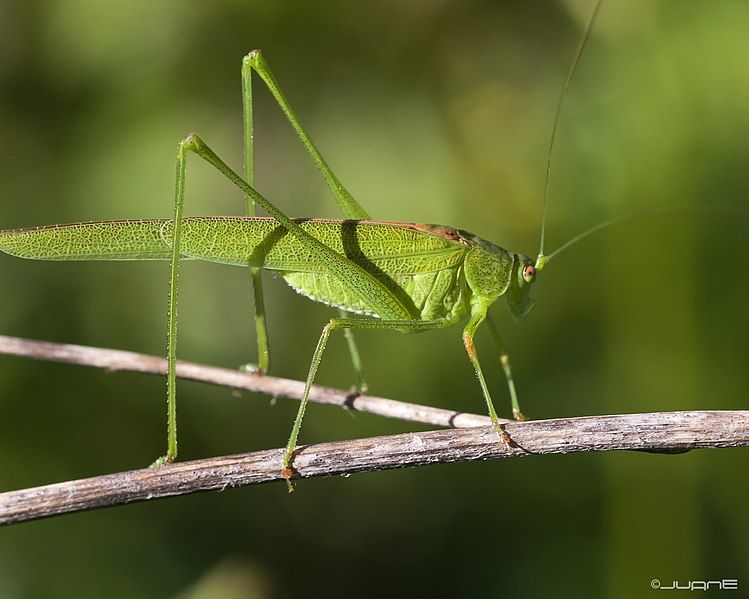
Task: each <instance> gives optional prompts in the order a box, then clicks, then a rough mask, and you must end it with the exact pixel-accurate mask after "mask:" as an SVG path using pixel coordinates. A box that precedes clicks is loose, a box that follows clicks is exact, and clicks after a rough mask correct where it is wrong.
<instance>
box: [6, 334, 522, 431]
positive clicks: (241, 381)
mask: <svg viewBox="0 0 749 599" xmlns="http://www.w3.org/2000/svg"><path fill="white" fill-rule="evenodd" d="M0 354H7V355H11V356H21V357H26V358H33V359H35V360H47V361H51V362H66V363H68V364H79V365H82V366H94V367H96V368H103V369H105V370H107V371H109V372H117V371H129V372H142V373H146V374H158V375H163V376H165V375H166V359H164V358H161V357H157V356H149V355H147V354H138V353H135V352H129V351H121V350H116V349H104V348H101V347H88V346H85V345H70V344H65V343H51V342H49V341H36V340H33V339H22V338H20V337H7V336H5V335H0ZM177 376H178V377H179V378H182V379H187V380H191V381H200V382H203V383H209V384H211V385H218V386H222V387H231V388H232V389H240V390H243V391H252V392H255V393H265V394H266V395H270V396H272V397H288V398H291V399H297V400H298V399H301V398H302V394H303V393H304V383H303V382H301V381H294V380H291V379H283V378H279V377H275V376H269V375H267V374H266V375H258V374H249V373H246V372H240V371H239V370H231V369H229V368H219V367H216V366H206V365H205V364H196V363H194V362H185V361H182V360H177ZM309 399H310V401H313V402H317V403H321V404H330V405H336V406H340V407H342V408H348V409H352V410H356V411H358V412H367V413H369V414H379V415H380V416H387V417H389V418H397V419H400V420H407V421H409V422H421V423H423V424H431V425H434V426H445V427H456V428H461V427H466V426H483V425H487V424H489V423H490V421H489V417H488V416H479V415H478V414H470V413H468V412H455V411H453V410H444V409H442V408H433V407H430V406H422V405H419V404H414V403H408V402H403V401H396V400H394V399H386V398H384V397H374V396H370V395H356V394H355V393H351V392H350V391H344V390H343V389H333V388H332V387H321V386H319V385H313V386H312V388H311V389H310V395H309ZM501 421H502V422H511V421H510V420H501Z"/></svg>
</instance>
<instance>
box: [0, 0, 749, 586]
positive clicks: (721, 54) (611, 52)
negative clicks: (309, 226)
mask: <svg viewBox="0 0 749 599" xmlns="http://www.w3.org/2000/svg"><path fill="white" fill-rule="evenodd" d="M590 9H591V2H589V1H587V0H586V1H585V2H582V1H580V2H578V1H575V2H571V1H570V2H564V1H558V2H524V3H519V2H495V1H478V0H476V1H470V2H465V1H463V2H460V1H457V0H454V1H447V0H443V1H436V2H435V1H432V2H428V1H425V0H420V1H411V2H396V1H394V0H384V1H383V0H380V1H377V2H375V1H361V2H348V3H343V2H324V3H319V2H318V3H310V2H245V1H240V0H215V1H214V2H211V3H207V2H197V1H188V2H186V1H176V0H174V1H169V0H149V1H148V2H144V1H141V0H129V1H123V0H108V1H107V2H93V1H90V0H56V1H54V2H52V1H42V0H32V1H29V2H11V1H7V0H6V1H2V2H0V136H1V137H2V140H3V146H4V148H5V150H4V151H3V156H2V161H0V198H1V202H0V226H1V227H2V228H15V227H22V226H31V225H40V224H48V223H63V222H71V221H78V220H101V219H109V218H137V217H144V218H145V217H168V216H169V215H170V214H171V202H172V196H173V177H174V157H175V149H176V144H177V141H178V140H179V139H181V138H182V137H183V136H184V135H185V134H186V133H188V132H190V131H197V132H199V133H201V135H202V136H203V137H204V138H205V139H206V141H208V143H210V144H211V145H212V146H213V147H214V148H215V149H217V150H218V151H219V152H220V153H221V154H222V155H223V156H224V158H225V159H226V160H227V161H228V162H229V163H230V164H232V165H233V166H235V167H239V166H240V165H241V157H242V144H241V98H240V93H239V89H240V80H239V65H240V59H241V57H242V56H243V55H244V54H245V53H246V52H247V51H248V50H250V49H252V48H255V47H259V48H262V49H263V51H264V53H265V55H266V56H267V57H268V59H269V61H270V62H271V64H272V65H273V67H274V70H275V71H276V74H277V75H278V78H279V80H280V82H281V85H282V86H283V88H284V90H285V91H286V93H287V95H288V97H289V98H290V100H291V102H292V104H293V105H294V107H295V108H296V110H297V112H298V113H299V116H300V118H301V119H302V122H303V123H304V124H305V125H306V127H307V128H308V130H309V132H310V134H311V135H312V137H313V139H315V140H316V142H317V143H318V145H319V147H320V148H321V150H322V152H323V154H324V155H325V156H326V157H327V158H328V160H329V162H330V163H331V165H332V166H333V168H334V169H335V171H336V172H337V173H338V174H339V176H340V177H341V179H342V180H343V181H344V183H345V184H346V185H347V186H348V187H349V188H350V190H351V191H352V192H353V193H354V194H355V195H356V196H357V197H358V199H359V200H360V201H361V203H362V204H363V205H364V206H365V207H366V208H367V209H368V210H369V211H370V212H371V213H372V214H373V215H374V216H375V217H379V218H383V219H389V220H403V221H420V222H437V223H444V224H450V225H453V226H457V227H461V228H465V229H468V230H471V231H473V232H475V233H477V234H479V235H481V236H483V237H486V238H487V239H490V240H492V241H495V242H497V243H499V244H500V245H503V246H505V247H507V248H510V249H513V250H516V251H521V252H525V253H527V254H530V255H535V252H536V251H537V247H538V245H537V244H538V227H539V215H540V208H541V197H542V191H543V174H544V160H545V153H546V147H547V143H548V138H549V133H550V128H551V120H552V116H553V111H554V108H555V104H556V101H557V97H558V93H559V89H560V87H561V82H562V80H563V78H564V75H565V73H566V70H567V68H568V66H569V62H570V60H571V56H572V53H573V50H574V47H575V44H576V43H577V40H578V38H579V35H580V32H581V30H582V28H583V27H584V24H585V21H586V19H587V16H588V14H589V12H590ZM747 74H749V4H747V3H746V2H745V1H743V0H721V1H714V2H709V3H708V2H701V1H696V0H689V1H684V0H678V1H677V0H672V1H661V2H652V1H651V0H641V1H637V2H629V1H628V2H624V1H622V0H610V1H609V2H607V3H606V4H605V5H604V7H603V11H602V14H601V17H600V20H599V22H598V24H597V25H596V28H595V32H594V34H593V37H592V39H591V41H590V44H589V46H588V48H587V50H586V53H585V55H584V57H583V61H582V64H581V67H580V70H579V72H578V75H577V79H576V80H575V82H574V84H573V86H572V89H571V91H570V95H569V98H568V103H567V106H566V108H565V110H564V113H563V116H562V120H561V124H560V128H559V132H558V144H557V147H556V157H555V163H554V172H553V177H552V190H551V195H552V205H551V210H550V222H549V234H548V235H549V236H548V239H549V242H548V243H549V248H550V249H553V248H555V247H557V246H558V245H560V244H561V243H562V242H563V241H564V240H566V239H568V238H569V237H570V236H572V235H574V234H575V233H577V232H579V231H580V230H582V229H583V228H586V227H588V226H590V225H592V224H594V223H596V222H598V221H600V220H602V219H605V218H609V217H615V216H619V215H623V214H628V213H632V212H637V211H643V210H651V209H658V208H670V207H679V206H688V205H692V204H710V205H714V206H716V207H725V206H730V207H744V206H746V204H747V197H748V196H749V194H748V192H749V180H748V179H747V168H746V166H747V164H749V144H748V143H747V132H749V76H747ZM256 90H257V100H256V102H257V109H256V143H257V146H256V148H257V149H256V152H257V156H256V168H257V185H258V187H259V189H260V190H261V191H262V192H263V193H264V194H266V195H267V196H268V197H269V198H272V199H273V200H275V201H276V202H277V203H278V204H279V205H280V206H281V207H282V208H284V209H285V210H286V211H287V212H288V213H290V214H292V215H297V216H336V210H335V204H334V203H333V201H332V199H331V198H330V197H329V195H328V193H327V191H326V188H325V187H324V184H323V183H322V181H321V179H320V178H319V176H318V174H317V172H316V171H315V170H314V167H313V166H312V164H311V162H310V160H309V159H308V157H307V156H306V154H305V152H304V150H303V148H302V146H301V145H300V144H299V142H298V141H297V139H296V138H295V136H294V134H293V132H292V131H291V129H290V128H289V127H288V125H287V124H286V122H285V121H284V119H283V117H282V116H281V114H280V112H279V110H278V109H277V107H276V106H275V105H274V104H273V101H272V99H271V98H270V95H269V94H268V93H267V91H266V90H265V89H264V88H263V89H261V86H260V85H257V86H256ZM191 165H192V166H191V168H190V171H189V178H188V187H187V189H188V200H187V202H188V203H187V213H189V214H241V213H242V210H243V203H242V197H241V194H239V193H238V192H237V191H236V190H234V189H233V188H232V187H231V186H230V185H229V184H228V183H226V182H225V181H224V180H222V179H221V177H220V176H218V175H217V174H215V173H214V172H212V171H211V170H210V168H209V167H207V166H205V165H204V164H200V163H199V162H198V160H196V159H194V160H192V162H191ZM747 231H749V221H748V220H747V217H729V218H726V217H715V216H706V215H704V214H699V215H697V214H691V215H689V214H687V215H684V216H678V217H663V218H656V219H649V220H641V221H635V222H632V223H628V224H623V225H621V226H618V227H616V228H613V229H611V230H609V231H606V232H605V233H601V234H598V235H596V236H594V237H592V238H590V239H589V240H586V241H585V242H584V243H582V244H580V245H578V246H576V247H575V248H574V249H572V250H569V251H568V252H566V253H565V254H563V256H562V257H560V258H559V260H557V261H556V262H555V263H553V264H552V265H551V266H550V267H549V268H548V269H547V270H545V271H544V273H543V276H542V278H541V279H540V282H539V284H538V286H537V298H536V299H537V302H536V303H537V305H536V308H535V309H534V311H533V312H532V313H531V314H530V316H529V317H528V318H527V320H526V321H524V322H515V321H514V320H513V319H512V318H511V317H510V316H509V314H508V312H507V310H506V309H505V307H504V305H502V304H503V302H502V301H501V300H500V302H498V304H497V306H495V309H494V314H496V315H497V317H498V319H499V321H500V323H501V324H502V326H503V330H504V333H505V336H506V340H507V342H508V345H509V347H510V350H511V355H512V359H513V364H514V368H515V373H516V379H517V383H518V386H519V392H520V395H521V403H522V405H523V409H524V412H526V413H527V414H528V415H529V416H530V417H532V418H553V417H562V416H578V415H589V414H608V413H625V412H638V411H663V410H685V409H742V408H744V409H745V408H747V405H748V402H747V396H748V394H749V374H748V373H747V368H746V364H747V356H749V341H748V340H749V318H747V312H746V306H747V301H748V300H749V273H747V269H746V267H745V266H744V262H743V259H744V255H743V248H744V247H745V240H746V236H747ZM0 262H1V264H0V272H1V273H2V281H3V284H2V289H3V293H2V295H1V296H0V302H1V303H0V331H1V332H2V333H3V334H9V335H17V336H23V337H32V338H39V339H45V340H53V341H60V342H71V343H80V344H89V345H98V346H105V347H113V348H122V349H129V350H134V351H142V352H148V353H154V354H163V353H164V348H165V326H166V325H165V322H166V319H165V315H166V291H167V265H166V263H164V264H161V263H150V264H149V263H140V264H139V263H116V264H102V263H77V264H76V263H70V264H65V263H43V262H29V261H22V260H17V259H13V258H10V257H7V256H2V259H1V260H0ZM183 273H184V274H183V278H182V281H183V285H182V303H181V310H180V312H181V313H180V316H181V322H182V328H181V333H180V348H179V354H180V356H181V357H183V358H185V359H190V360H195V361H200V362H206V363H209V364H218V365H226V366H230V367H233V366H236V365H239V364H241V363H244V362H247V361H250V360H253V359H254V349H253V347H254V337H253V335H254V333H253V328H252V323H251V321H250V320H249V316H248V315H249V311H250V306H249V301H250V292H249V285H248V276H247V273H245V272H242V271H241V270H239V269H236V268H230V267H224V266H217V265H210V264H201V263H186V264H185V265H184V271H183ZM266 281H267V285H266V286H267V293H268V300H267V301H268V311H269V327H270V334H271V347H272V372H273V373H274V374H276V375H279V376H286V377H291V378H300V377H302V376H303V375H304V374H305V373H306V371H307V367H308V361H309V358H310V356H311V353H312V350H313V348H314V345H315V343H316V341H317V337H318V335H319V332H320V329H321V327H322V325H323V323H324V322H325V321H326V319H327V318H328V317H329V313H330V312H329V310H328V309H326V308H324V307H322V306H318V305H313V304H312V303H311V302H308V301H306V300H305V299H304V298H301V297H299V296H297V295H296V294H294V293H293V292H292V291H290V290H289V289H288V288H286V287H285V286H284V284H283V282H282V281H280V280H277V279H276V280H274V279H272V278H271V277H266ZM359 339H360V346H361V350H362V353H363V359H364V361H365V366H366V369H367V372H368V377H369V381H370V385H371V389H372V391H373V392H374V393H376V394H378V395H383V396H387V397H393V398H398V399H404V400H410V401H414V402H419V403H425V404H430V405H436V406H442V407H446V408H453V409H458V410H465V411H478V412H481V411H482V410H483V400H482V398H481V393H480V390H479V387H478V384H477V382H476V380H475V379H474V376H473V374H472V371H471V367H470V365H469V362H468V361H467V359H466V358H465V355H464V351H463V348H462V346H461V343H460V329H459V328H457V327H456V328H454V329H448V330H444V331H436V332H432V333H427V334H424V335H415V336H403V335H396V334H388V333H372V334H370V335H364V334H360V335H359ZM478 343H479V352H480V353H481V352H482V355H483V358H484V363H485V370H487V371H488V376H489V382H490V384H491V385H492V388H493V389H494V390H495V394H496V402H497V404H498V406H501V408H502V410H503V412H504V414H508V413H509V401H508V400H507V398H506V391H505V388H504V382H503V381H502V379H501V377H500V373H499V369H497V368H496V367H495V366H494V364H493V360H492V355H491V353H490V345H489V343H488V339H486V338H485V337H484V336H483V335H480V337H479V341H478ZM318 381H319V382H320V383H321V384H328V385H336V386H342V387H348V386H349V385H350V384H351V383H352V381H353V375H352V372H351V369H350V365H349V364H348V362H347V356H346V349H345V344H344V343H343V341H342V339H341V338H339V339H334V340H333V342H332V343H331V346H330V349H329V352H328V354H327V355H326V357H325V360H324V362H323V365H322V368H321V371H320V373H319V376H318ZM295 410H296V404H295V402H293V401H290V400H283V399H280V400H278V402H277V403H276V404H275V405H274V404H273V403H272V402H271V401H270V400H269V399H268V398H267V397H262V396H255V395H251V394H246V395H245V396H244V397H241V398H238V397H236V396H234V395H233V394H232V393H231V392H230V391H229V390H224V389H218V388H214V387H209V386H205V385H200V384H195V383H184V382H183V383H181V384H180V458H182V459H191V458H198V457H205V456H213V455H220V454H226V453H234V452H242V451H248V450H253V449H260V448H270V447H279V446H281V445H282V444H283V443H284V442H285V440H286V438H287V434H288V430H289V427H290V425H291V422H292V419H293V414H294V412H295ZM0 414H1V416H0V488H1V489H2V490H11V489H17V488H22V487H26V486H32V485H39V484H45V483H49V482H55V481H62V480H67V479H70V478H79V477H85V476H93V475H97V474H102V473H107V472H115V471H119V470H125V469H130V468H133V467H140V466H143V465H145V464H148V463H149V462H150V461H151V460H152V459H154V458H155V457H156V456H157V455H158V454H160V452H162V450H163V444H164V428H165V421H164V382H163V380H161V379H159V378H156V377H147V376H138V375H134V374H111V375H110V374H106V373H104V372H101V371H98V370H94V369H88V368H83V367H75V366H69V365H60V364H46V363H41V362H31V361H26V360H22V359H19V358H10V357H0ZM416 428H418V427H417V426H415V425H412V424H407V423H402V422H397V421H390V420H385V419H382V418H378V417H374V416H368V415H362V414H353V415H352V414H349V413H345V412H343V411H341V410H338V409H334V408H329V407H323V406H317V405H312V406H311V409H310V411H309V412H308V417H307V419H306V421H305V426H304V429H303V432H302V442H319V441H325V440H334V439H348V438H355V437H362V436H368V435H376V434H388V433H396V432H404V431H410V430H414V429H416ZM746 459H747V454H746V451H745V450H743V451H742V450H715V451H701V452H692V453H690V454H686V455H681V456H658V455H648V454H638V453H611V454H590V455H580V454H578V455H569V456H550V457H533V458H528V459H523V460H511V461H495V462H482V463H472V464H458V465H443V466H434V467H429V468H421V469H416V470H406V471H398V472H386V473H375V474H366V475H358V476H354V477H351V478H345V479H344V478H335V479H318V480H311V481H305V482H302V483H300V484H299V488H298V492H297V493H295V494H294V495H292V496H289V495H287V494H286V492H285V489H284V488H283V487H282V486H281V485H272V486H266V487H260V488H245V489H234V490H227V491H225V492H223V493H211V494H205V495H198V496H191V497H182V498H177V499H171V500H165V501H159V502H153V503H147V504H140V505H134V506H128V507H121V508H115V509H108V510H101V511H97V512H92V513H83V514H76V515H71V516H65V517H62V518H59V519H52V520H48V521H40V522H35V523H29V524H24V525H20V526H17V527H12V528H10V529H5V530H3V531H1V532H0V596H2V597H59V596H70V595H71V594H76V595H79V596H98V595H101V594H103V593H104V592H106V594H107V595H108V596H112V597H134V596H138V597H141V596H142V597H152V596H153V597H156V596H164V595H168V596H179V597H189V598H193V597H231V596H237V597H270V596H273V597H286V596H292V595H293V596H315V595H326V596H350V595H352V594H357V595H362V596H383V595H406V594H411V595H421V594H430V595H448V594H449V595H458V594H460V595H468V596H499V595H500V594H503V595H507V596H536V597H539V596H548V595H552V594H553V595H555V596H579V595H580V594H581V593H586V594H589V595H594V596H609V597H633V596H643V595H645V594H647V593H650V592H654V591H651V590H649V589H650V581H651V579H653V578H659V579H660V580H662V581H664V584H666V583H667V582H668V581H671V580H673V579H679V580H681V581H686V580H689V579H711V578H712V579H720V578H738V579H739V580H740V585H741V588H746V585H749V565H748V562H747V555H749V515H748V513H747V510H746V506H747V504H748V502H747V500H748V499H749V480H748V479H747V468H746V463H747V462H746Z"/></svg>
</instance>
